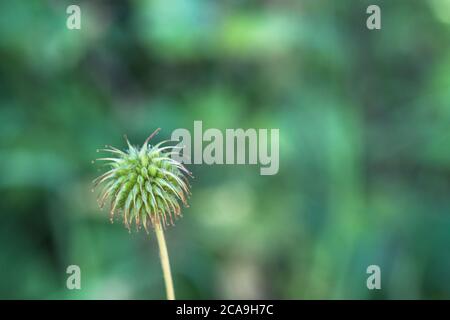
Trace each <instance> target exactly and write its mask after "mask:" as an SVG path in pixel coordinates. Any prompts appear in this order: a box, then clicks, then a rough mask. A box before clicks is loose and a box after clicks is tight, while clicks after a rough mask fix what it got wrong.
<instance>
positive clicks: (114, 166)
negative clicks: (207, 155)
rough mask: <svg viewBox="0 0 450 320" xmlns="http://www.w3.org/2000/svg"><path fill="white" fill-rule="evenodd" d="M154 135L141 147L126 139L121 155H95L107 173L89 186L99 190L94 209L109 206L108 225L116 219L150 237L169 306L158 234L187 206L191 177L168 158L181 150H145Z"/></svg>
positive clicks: (168, 280) (167, 273)
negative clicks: (155, 242)
mask: <svg viewBox="0 0 450 320" xmlns="http://www.w3.org/2000/svg"><path fill="white" fill-rule="evenodd" d="M159 130H160V129H157V130H156V131H155V132H153V133H152V134H151V135H150V136H149V137H148V138H147V139H146V140H145V142H144V144H143V145H142V146H141V147H136V146H133V145H131V144H130V142H129V141H128V139H127V138H126V137H125V140H126V142H127V145H128V150H126V151H122V150H120V149H117V148H115V147H112V146H106V147H105V149H100V150H97V152H108V153H110V154H111V155H112V156H111V157H107V158H99V159H97V161H106V165H107V166H108V167H109V170H108V171H107V172H105V173H104V174H102V175H101V176H99V177H98V178H97V179H95V180H94V188H96V187H98V186H100V185H102V186H103V189H102V191H101V192H100V194H99V197H98V203H99V206H100V208H103V207H104V206H105V205H106V204H107V203H109V205H110V209H109V212H110V219H111V222H113V221H114V218H115V216H116V215H119V216H121V218H122V219H123V223H124V225H125V226H126V228H127V229H128V230H129V231H131V227H132V225H133V224H135V226H136V229H138V230H139V229H140V228H141V226H143V227H144V229H145V231H146V232H147V233H149V229H153V230H154V231H155V234H156V238H157V240H158V245H159V251H160V258H161V264H162V268H163V274H164V280H165V283H166V291H167V298H168V299H170V300H172V299H175V294H174V289H173V282H172V276H171V272H170V264H169V257H168V253H167V247H166V243H165V239H164V231H163V230H164V229H165V228H166V227H167V226H168V225H173V224H174V220H176V219H177V218H179V217H181V207H180V202H181V203H182V204H183V205H184V206H188V204H187V198H188V196H189V195H190V191H189V188H190V185H189V182H188V179H187V177H189V176H192V175H191V173H190V172H189V171H188V170H187V169H186V168H185V167H184V166H183V164H181V163H180V162H178V161H176V160H174V159H172V158H171V155H173V154H174V153H176V152H177V151H176V150H177V149H178V148H180V147H177V146H168V145H165V144H166V143H167V142H169V141H170V140H166V141H162V142H160V143H158V144H156V145H153V146H152V145H150V144H149V142H150V140H151V138H152V137H153V136H155V135H156V134H157V133H158V131H159Z"/></svg>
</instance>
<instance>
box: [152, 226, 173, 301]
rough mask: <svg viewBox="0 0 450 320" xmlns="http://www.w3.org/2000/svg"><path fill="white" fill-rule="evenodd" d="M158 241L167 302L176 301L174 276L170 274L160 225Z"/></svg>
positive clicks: (167, 255)
mask: <svg viewBox="0 0 450 320" xmlns="http://www.w3.org/2000/svg"><path fill="white" fill-rule="evenodd" d="M155 233H156V239H158V246H159V258H160V259H161V267H162V271H163V276H164V282H165V284H166V293H167V300H175V291H174V290H173V281H172V274H171V272H170V262H169V254H168V252H167V246H166V240H165V239H164V230H163V227H162V225H161V224H160V223H159V224H157V225H155Z"/></svg>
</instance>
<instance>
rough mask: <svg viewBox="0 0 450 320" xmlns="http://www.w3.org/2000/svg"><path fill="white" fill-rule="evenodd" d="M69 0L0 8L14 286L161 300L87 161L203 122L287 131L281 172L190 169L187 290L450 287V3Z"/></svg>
mask: <svg viewBox="0 0 450 320" xmlns="http://www.w3.org/2000/svg"><path fill="white" fill-rule="evenodd" d="M72 3H73V1H70V2H69V1H25V0H19V1H13V0H6V1H0V12H1V15H0V137H1V148H0V177H1V178H0V198H1V201H0V208H1V214H2V221H1V223H0V271H1V273H0V298H6V299H9V298H49V299H55V298H62V299H80V298H82V299H93V298H101V299H116V298H125V299H132V298H139V299H148V298H149V299H153V298H155V299H158V298H164V288H163V282H162V278H161V277H162V276H161V272H160V265H159V261H158V256H157V254H158V253H157V248H156V243H155V241H154V239H151V237H150V239H149V237H148V236H147V235H146V234H145V233H143V232H140V233H136V232H132V233H131V234H128V232H127V231H126V230H125V228H124V227H123V225H121V224H120V223H115V224H113V225H111V224H109V222H108V218H107V213H106V212H100V211H99V210H98V208H97V206H96V201H95V196H96V195H95V193H91V188H92V183H91V181H92V179H93V178H94V177H96V176H97V175H98V173H99V171H100V170H102V168H101V167H100V168H99V167H98V166H95V165H92V163H91V160H92V159H94V158H95V157H97V154H96V153H95V151H96V149H97V148H99V147H102V146H103V145H105V144H112V145H114V146H117V147H122V148H123V147H125V142H124V141H123V138H122V135H123V134H127V135H128V136H129V138H130V140H131V141H132V142H134V143H136V144H141V143H142V142H143V141H144V140H145V138H146V137H147V136H148V135H149V134H150V133H151V132H152V131H153V130H154V129H156V128H157V127H162V128H163V130H162V132H161V133H160V134H159V136H158V138H157V139H163V138H168V137H169V136H170V133H171V131H172V130H174V129H175V128H188V129H192V125H193V121H194V120H202V121H203V124H204V127H205V128H209V127H214V128H220V129H224V128H279V129H280V171H279V173H278V174H277V175H274V176H260V175H259V168H257V167H256V166H225V165H224V166H207V165H201V166H200V165H191V166H189V169H190V170H191V171H193V173H194V175H195V180H194V182H193V185H192V191H193V197H192V198H191V206H190V208H188V209H186V210H185V211H184V218H183V219H182V220H179V221H178V223H177V226H176V227H175V228H173V229H170V230H169V231H168V232H167V240H168V245H169V250H170V253H171V259H172V268H173V274H174V281H175V286H176V291H177V296H178V297H179V298H185V299H195V298H282V299H287V298H289V299H304V298H321V299H335V298H359V299H369V298H386V299H389V298H406V299H409V298H413V299H414V298H447V299H448V298H450V250H449V247H450V90H449V89H450V41H449V39H450V8H449V1H448V0H429V1H423V0H395V1H387V0H386V1H375V0H374V1H351V0H345V1H331V0H326V1H325V0H319V1H318V0H298V1H294V0H287V1H207V0H176V1H163V0H155V1H150V0H148V1H138V0H135V1H78V2H77V3H78V4H79V5H80V6H81V9H82V29H81V30H80V31H71V30H68V29H66V26H65V25H66V17H67V15H66V13H65V9H66V7H67V5H69V4H72ZM369 4H378V5H380V6H381V8H382V30H381V31H369V30H367V29H366V27H365V21H366V18H367V14H366V13H365V11H366V8H367V6H368V5H369ZM70 264H77V265H79V266H80V267H81V270H82V290H80V291H69V290H67V289H66V287H65V283H66V277H67V275H66V273H65V270H66V267H67V266H68V265H70ZM371 264H377V265H379V266H380V267H381V270H382V290H381V291H369V290H367V288H366V277H367V275H366V273H365V271H366V268H367V266H368V265H371Z"/></svg>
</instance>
